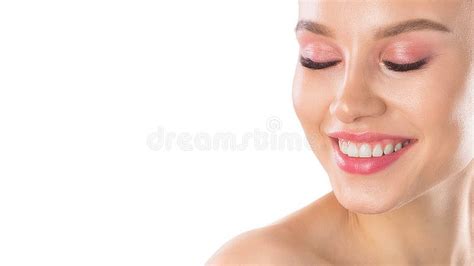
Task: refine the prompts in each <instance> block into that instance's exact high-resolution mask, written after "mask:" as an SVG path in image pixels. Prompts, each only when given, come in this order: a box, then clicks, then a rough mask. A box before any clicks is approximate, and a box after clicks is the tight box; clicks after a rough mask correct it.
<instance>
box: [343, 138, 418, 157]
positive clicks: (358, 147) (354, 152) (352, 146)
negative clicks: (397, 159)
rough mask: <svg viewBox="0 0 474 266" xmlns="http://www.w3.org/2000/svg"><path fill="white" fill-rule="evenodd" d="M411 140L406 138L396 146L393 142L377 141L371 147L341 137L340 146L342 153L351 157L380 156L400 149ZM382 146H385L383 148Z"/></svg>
mask: <svg viewBox="0 0 474 266" xmlns="http://www.w3.org/2000/svg"><path fill="white" fill-rule="evenodd" d="M409 142H410V141H409V140H405V141H403V142H398V143H397V144H395V146H394V145H393V143H386V144H385V145H384V144H382V143H376V144H373V145H372V147H371V145H370V144H368V143H361V144H357V143H354V142H350V141H346V140H343V139H339V148H340V149H341V151H342V153H344V154H347V155H348V156H349V157H380V156H383V155H386V154H390V153H393V152H397V151H399V150H400V149H401V148H403V147H405V146H406V145H408V143H409ZM382 147H384V148H383V149H382Z"/></svg>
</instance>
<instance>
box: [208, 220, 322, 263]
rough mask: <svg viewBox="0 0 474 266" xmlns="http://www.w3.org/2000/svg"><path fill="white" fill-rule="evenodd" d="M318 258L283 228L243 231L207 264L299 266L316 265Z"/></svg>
mask: <svg viewBox="0 0 474 266" xmlns="http://www.w3.org/2000/svg"><path fill="white" fill-rule="evenodd" d="M316 260H317V256H315V254H314V253H312V251H311V250H310V249H308V247H306V246H304V245H303V244H302V243H299V242H298V240H296V239H294V238H293V237H292V236H291V232H289V231H287V229H286V228H284V227H280V226H268V227H264V228H258V229H253V230H250V231H247V232H244V233H242V234H240V235H238V236H236V237H234V238H232V239H231V240H229V241H228V242H226V243H225V244H224V245H223V246H222V247H221V248H219V249H218V250H217V251H216V253H215V254H214V255H213V256H212V257H211V258H210V259H209V260H208V261H207V262H206V266H218V265H246V264H253V265H259V264H261V265H295V264H297V265H299V264H303V263H304V264H307V263H308V262H315V261H316Z"/></svg>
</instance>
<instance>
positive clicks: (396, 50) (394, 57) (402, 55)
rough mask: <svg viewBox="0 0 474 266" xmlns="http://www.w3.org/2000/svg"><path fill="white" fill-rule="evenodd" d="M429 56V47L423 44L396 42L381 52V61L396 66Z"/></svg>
mask: <svg viewBox="0 0 474 266" xmlns="http://www.w3.org/2000/svg"><path fill="white" fill-rule="evenodd" d="M428 55H429V47H428V46H427V45H425V44H423V43H413V42H408V41H400V42H396V43H394V44H392V45H390V46H389V47H387V49H386V50H385V51H384V52H383V54H382V60H387V61H391V62H393V63H397V64H407V63H413V62H416V61H419V60H421V59H423V58H426V57H427V56H428Z"/></svg>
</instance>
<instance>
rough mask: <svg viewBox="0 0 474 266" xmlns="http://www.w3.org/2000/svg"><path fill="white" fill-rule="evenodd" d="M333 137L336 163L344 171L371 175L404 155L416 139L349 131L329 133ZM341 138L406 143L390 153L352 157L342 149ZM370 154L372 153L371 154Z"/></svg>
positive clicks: (356, 140)
mask: <svg viewBox="0 0 474 266" xmlns="http://www.w3.org/2000/svg"><path fill="white" fill-rule="evenodd" d="M328 136H330V137H331V142H332V146H333V154H334V159H335V161H336V164H337V165H338V167H339V168H341V169H342V170H343V171H345V172H348V173H351V174H361V175H370V174H373V173H376V172H379V171H381V170H383V169H385V168H387V167H388V166H389V165H391V164H392V163H394V162H395V161H397V160H398V159H399V158H400V157H401V156H403V155H404V154H405V153H406V152H407V151H408V150H409V149H410V148H411V147H412V146H413V145H414V144H415V143H416V141H417V140H416V139H414V138H411V137H405V136H394V135H388V134H379V133H371V132H366V133H361V134H360V133H359V134H354V133H348V132H343V131H339V132H334V133H330V134H328ZM339 140H343V141H347V142H352V143H358V144H361V143H365V144H368V143H370V144H373V145H374V144H375V143H400V142H404V143H405V145H404V146H403V147H402V148H400V149H399V150H395V152H390V153H389V154H383V155H380V154H379V156H378V157H351V156H349V155H347V154H345V153H344V152H343V151H341V148H340V145H339ZM369 156H370V155H369Z"/></svg>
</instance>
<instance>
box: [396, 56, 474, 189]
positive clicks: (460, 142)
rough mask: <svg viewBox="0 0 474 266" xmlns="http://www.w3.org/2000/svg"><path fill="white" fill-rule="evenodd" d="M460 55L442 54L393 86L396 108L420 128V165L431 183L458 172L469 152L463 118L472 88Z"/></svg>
mask: <svg viewBox="0 0 474 266" xmlns="http://www.w3.org/2000/svg"><path fill="white" fill-rule="evenodd" d="M461 58H462V57H457V56H445V57H444V58H443V60H442V61H440V62H438V63H437V64H436V65H433V67H432V68H431V69H430V71H427V72H426V74H425V75H422V76H417V77H416V81H415V80H407V81H406V83H404V84H399V85H400V86H397V87H398V88H399V89H400V92H399V93H400V95H398V96H399V98H398V99H401V101H400V102H398V104H399V106H400V109H402V110H407V114H406V115H407V119H408V120H409V121H411V122H413V123H414V124H415V127H416V128H418V129H419V130H420V133H421V138H422V142H421V143H422V144H423V145H421V147H420V148H421V149H422V150H421V152H422V154H423V155H422V156H420V157H419V159H420V160H422V161H423V163H421V164H420V167H422V168H423V170H422V172H423V175H424V176H427V177H429V178H427V179H426V181H428V180H430V181H428V182H431V183H434V182H437V181H440V180H442V179H444V178H446V177H448V176H450V175H451V174H452V173H455V172H458V171H460V169H462V167H463V166H464V165H465V164H466V163H467V161H466V160H471V159H472V155H473V154H472V144H473V143H472V138H473V137H472V129H470V128H471V126H472V122H469V121H470V120H469V119H466V116H469V115H472V108H471V107H470V105H471V104H472V103H469V101H470V100H469V98H470V97H472V91H471V87H470V86H471V85H469V81H468V80H469V78H468V77H469V76H468V72H467V71H468V67H466V64H465V63H464V62H463V60H462V59H461ZM446 69H450V71H449V72H447V71H446ZM471 99H472V98H471ZM401 106H403V107H401ZM471 119H472V117H471Z"/></svg>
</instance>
